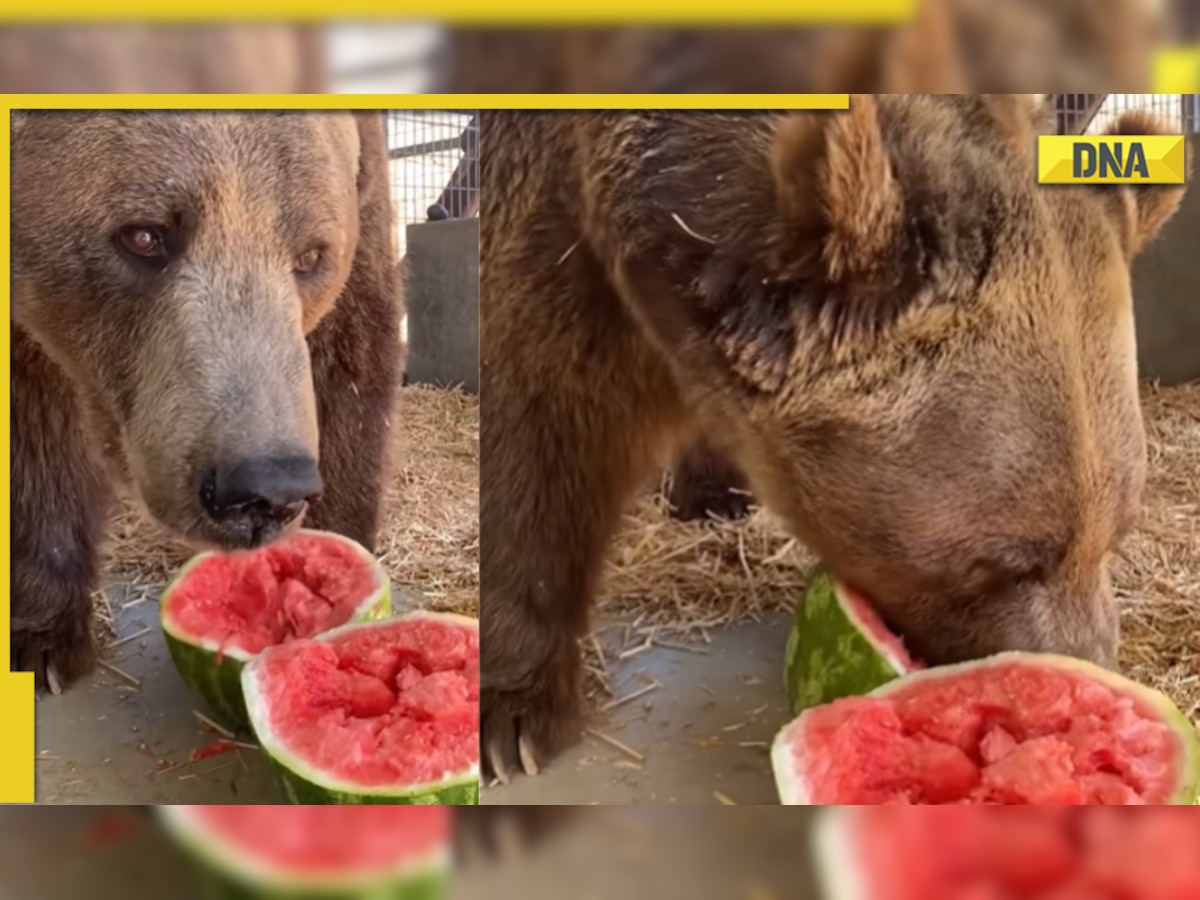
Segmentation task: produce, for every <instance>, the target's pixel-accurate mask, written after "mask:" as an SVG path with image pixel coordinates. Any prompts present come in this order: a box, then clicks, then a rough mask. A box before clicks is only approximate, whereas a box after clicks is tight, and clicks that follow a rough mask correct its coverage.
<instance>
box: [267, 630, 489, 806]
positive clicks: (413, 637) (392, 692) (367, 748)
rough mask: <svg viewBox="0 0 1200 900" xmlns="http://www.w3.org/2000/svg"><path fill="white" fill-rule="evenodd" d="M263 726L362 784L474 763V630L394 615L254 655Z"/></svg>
mask: <svg viewBox="0 0 1200 900" xmlns="http://www.w3.org/2000/svg"><path fill="white" fill-rule="evenodd" d="M259 666H260V667H261V672H260V674H259V684H260V685H262V686H263V687H262V690H263V699H264V700H265V708H266V709H267V710H269V720H268V722H267V723H266V724H267V727H268V728H269V729H270V731H271V732H272V733H273V734H274V735H275V736H276V737H277V738H278V739H279V740H281V741H282V742H284V743H285V744H286V746H287V749H288V751H289V752H291V753H293V754H295V755H297V756H299V757H300V758H302V759H303V760H305V761H306V762H307V763H309V764H310V765H312V766H313V767H315V768H317V769H319V770H320V771H323V772H326V773H329V774H331V775H335V776H336V777H337V778H338V779H339V780H341V781H345V782H347V783H350V784H354V785H358V786H362V787H382V786H388V785H394V784H420V783H425V782H430V781H437V780H439V779H442V778H444V777H445V776H446V775H447V773H454V772H461V771H464V770H467V769H469V768H470V767H472V766H474V765H477V764H478V760H479V632H478V630H475V629H470V628H466V627H464V628H453V629H451V628H447V627H446V625H445V624H443V623H439V622H437V621H430V620H427V619H422V618H419V617H418V618H411V619H398V620H393V621H391V622H386V623H380V624H378V625H376V626H372V627H366V628H359V629H352V630H347V631H346V632H344V633H342V634H338V635H335V636H333V637H329V636H327V637H326V638H325V639H323V640H320V641H316V640H300V641H294V642H292V643H291V644H288V645H285V646H283V647H278V648H275V649H274V650H273V651H272V652H271V653H270V654H269V655H266V656H263V657H260V659H259Z"/></svg>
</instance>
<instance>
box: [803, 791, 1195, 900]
mask: <svg viewBox="0 0 1200 900" xmlns="http://www.w3.org/2000/svg"><path fill="white" fill-rule="evenodd" d="M815 838H816V839H815V842H814V844H815V862H816V865H817V869H818V872H819V875H820V878H821V881H822V887H823V888H824V892H823V894H822V898H823V900H990V898H996V900H999V898H1018V897H1020V898H1024V900H1110V898H1111V900H1116V898H1120V900H1192V898H1197V897H1200V852H1197V850H1198V848H1200V816H1198V815H1196V814H1195V812H1194V811H1190V810H1183V809H1170V808H1167V807H1161V806H1160V807H1151V808H1147V809H1138V810H1115V809H1101V808H1097V807H1088V808H1081V807H1061V806H1060V807H1053V806H1042V807H1026V808H1024V809H992V810H981V809H971V808H969V807H958V808H943V809H896V808H895V807H892V808H888V807H883V806H874V807H864V806H858V807H842V808H838V809H827V810H822V811H821V815H820V817H819V818H818V819H817V823H816V832H815Z"/></svg>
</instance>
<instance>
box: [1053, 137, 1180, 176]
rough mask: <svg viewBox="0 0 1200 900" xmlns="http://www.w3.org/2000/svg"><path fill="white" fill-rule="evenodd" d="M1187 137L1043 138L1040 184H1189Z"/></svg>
mask: <svg viewBox="0 0 1200 900" xmlns="http://www.w3.org/2000/svg"><path fill="white" fill-rule="evenodd" d="M1185 153H1186V149H1185V146H1184V138H1183V135H1165V136H1164V135H1144V136H1121V137H1075V136H1073V135H1042V136H1041V137H1039V138H1038V183H1039V184H1108V183H1114V184H1183V182H1184V166H1185V162H1186V157H1185Z"/></svg>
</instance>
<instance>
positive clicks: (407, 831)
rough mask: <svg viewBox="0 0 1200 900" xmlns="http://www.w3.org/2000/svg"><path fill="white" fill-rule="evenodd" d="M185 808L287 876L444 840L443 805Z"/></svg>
mask: <svg viewBox="0 0 1200 900" xmlns="http://www.w3.org/2000/svg"><path fill="white" fill-rule="evenodd" d="M188 814H189V817H190V818H191V819H192V820H193V821H194V822H195V824H196V825H198V826H200V828H201V829H202V830H203V831H205V832H208V833H210V834H214V835H220V836H221V839H222V840H223V841H224V842H226V843H228V844H229V845H230V846H232V847H237V848H238V851H239V853H241V854H244V855H251V856H253V857H255V858H256V859H257V860H258V861H259V862H261V863H263V864H265V865H266V866H268V867H270V868H271V869H276V870H279V871H284V872H288V873H290V874H291V875H293V876H302V875H317V874H327V873H337V872H342V871H347V872H361V871H370V870H373V869H380V870H383V869H388V868H389V867H392V866H394V865H395V863H396V860H397V859H420V858H424V857H427V856H429V855H430V854H432V853H435V852H437V851H438V850H440V849H442V848H445V847H446V846H448V844H449V841H450V826H451V822H450V812H449V810H447V809H446V808H445V807H442V806H407V807H400V806H194V807H191V808H190V810H189V813H188Z"/></svg>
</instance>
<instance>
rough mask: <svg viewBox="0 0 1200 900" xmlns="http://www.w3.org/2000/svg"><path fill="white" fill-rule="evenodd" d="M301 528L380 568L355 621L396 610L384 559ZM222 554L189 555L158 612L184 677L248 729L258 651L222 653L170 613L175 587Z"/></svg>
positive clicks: (347, 541)
mask: <svg viewBox="0 0 1200 900" xmlns="http://www.w3.org/2000/svg"><path fill="white" fill-rule="evenodd" d="M298 533H299V534H306V535H310V536H312V537H317V538H321V539H323V540H330V541H338V542H340V543H342V544H344V545H346V546H348V547H350V548H351V549H352V550H354V552H355V553H356V554H357V555H358V556H360V557H361V558H362V559H364V560H367V561H369V562H370V565H371V567H372V568H373V569H374V570H375V574H376V584H377V587H376V589H375V591H374V592H373V593H371V594H370V595H368V596H367V597H364V598H363V601H362V603H360V604H359V605H358V608H357V609H356V610H355V612H354V615H353V616H352V617H351V619H350V622H351V623H355V622H370V621H376V620H378V619H386V618H387V617H388V616H390V615H391V614H392V589H391V579H390V578H389V577H388V574H387V570H386V569H384V567H383V565H382V564H381V563H380V562H379V560H377V559H376V558H375V557H374V556H373V555H372V554H371V553H370V552H369V551H368V550H367V549H366V548H365V547H363V546H362V545H360V544H358V543H357V542H355V541H352V540H350V538H347V537H343V536H342V535H340V534H333V533H332V532H328V531H314V530H312V529H301V530H300V531H299V532H298ZM219 555H220V554H218V553H217V552H216V551H208V552H206V553H201V554H199V555H197V556H194V557H192V559H190V560H188V562H187V563H185V564H184V565H183V567H182V568H180V570H179V571H178V572H177V573H176V575H175V577H174V578H173V579H171V582H170V584H168V585H167V587H166V589H164V590H163V592H162V596H161V598H160V599H159V609H158V615H159V621H160V622H161V623H162V629H163V636H164V638H165V639H166V643H167V651H168V652H169V653H170V654H171V660H172V661H173V662H174V663H175V668H176V669H177V670H178V672H179V675H180V677H181V678H182V679H183V680H184V683H185V684H187V686H188V687H190V688H191V689H192V690H194V691H195V692H196V693H198V694H199V695H200V696H201V697H203V698H204V701H205V702H206V703H207V704H208V705H209V707H210V708H211V709H212V710H213V711H214V712H215V713H217V715H218V716H219V717H220V718H221V719H222V720H223V721H224V722H225V724H227V725H231V726H235V727H238V728H243V729H246V728H249V727H250V719H249V716H248V715H247V712H246V703H245V698H244V697H243V696H242V669H243V668H244V667H245V665H246V663H248V662H249V661H250V660H251V659H253V658H254V656H255V655H256V654H253V653H250V652H248V651H246V650H242V649H241V648H238V647H227V648H225V650H224V653H221V646H220V643H219V642H217V641H214V640H208V639H204V640H196V639H194V638H191V637H189V636H187V635H185V634H183V633H182V631H181V630H180V629H179V627H178V626H177V625H175V624H174V622H172V620H171V616H170V612H171V600H172V598H173V596H174V591H175V589H176V588H177V587H178V586H179V585H180V584H182V583H183V582H184V581H185V580H186V579H187V577H188V575H189V574H191V572H192V570H193V569H195V567H196V566H198V565H199V564H200V563H202V562H204V561H205V560H208V559H211V558H212V557H214V556H219ZM218 660H219V662H218Z"/></svg>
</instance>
